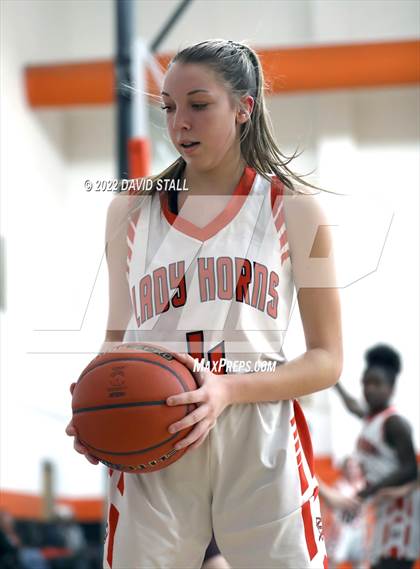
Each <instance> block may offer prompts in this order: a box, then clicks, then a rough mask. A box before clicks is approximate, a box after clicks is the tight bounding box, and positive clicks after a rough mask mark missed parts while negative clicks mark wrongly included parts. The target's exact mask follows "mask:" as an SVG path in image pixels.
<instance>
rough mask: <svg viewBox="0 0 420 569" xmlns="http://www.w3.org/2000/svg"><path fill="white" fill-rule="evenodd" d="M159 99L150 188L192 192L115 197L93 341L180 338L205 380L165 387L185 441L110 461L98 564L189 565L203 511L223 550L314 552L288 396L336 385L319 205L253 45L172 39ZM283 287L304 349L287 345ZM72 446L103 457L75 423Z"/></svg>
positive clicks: (199, 548)
mask: <svg viewBox="0 0 420 569" xmlns="http://www.w3.org/2000/svg"><path fill="white" fill-rule="evenodd" d="M162 101H163V109H164V111H165V112H166V118H167V128H168V133H169V136H170V138H171V141H172V143H173V144H174V146H175V148H176V149H177V151H178V152H179V154H180V157H179V159H178V160H177V161H176V162H175V163H174V164H172V166H170V167H169V168H168V169H167V170H166V171H165V172H163V173H162V174H161V175H160V176H157V177H156V178H154V182H155V184H156V185H155V187H156V189H157V182H158V181H159V180H162V179H168V178H169V179H171V180H177V181H179V182H180V187H184V185H185V187H187V188H188V190H189V191H188V192H176V191H174V192H159V191H154V192H150V193H149V194H147V195H146V193H145V192H139V194H138V195H135V196H131V197H127V196H124V195H120V196H117V197H116V198H115V199H114V200H113V202H112V203H111V205H110V208H109V214H108V219H107V260H108V267H109V275H110V305H109V319H108V331H107V334H106V338H105V342H104V344H103V346H102V350H101V351H106V350H107V349H109V348H111V347H112V346H113V345H114V344H115V342H117V343H120V342H122V341H133V340H135V341H147V342H152V343H156V344H159V345H164V346H165V347H167V348H168V349H170V350H173V351H174V352H177V356H176V357H178V358H179V360H180V361H181V362H183V363H184V364H185V365H186V366H188V367H189V368H190V369H191V370H192V371H193V372H194V374H195V377H196V380H197V383H198V386H199V388H198V389H197V390H196V391H193V392H188V393H185V394H182V395H178V396H176V397H170V398H169V399H168V401H167V404H168V405H180V404H184V403H187V402H188V403H190V402H191V403H196V404H197V408H196V409H195V411H194V412H193V413H191V414H189V415H187V416H186V417H185V418H184V419H183V420H182V421H179V422H178V423H176V424H174V425H171V426H170V432H175V431H181V430H183V429H185V428H187V427H190V426H193V429H192V431H191V432H190V433H189V434H188V436H186V437H185V438H184V439H183V440H182V441H181V442H180V443H179V444H178V445H176V447H175V448H178V447H185V446H187V447H188V449H189V450H188V452H187V453H186V454H185V455H184V456H183V457H182V459H180V460H179V461H177V462H175V463H174V464H172V465H171V466H170V467H168V468H165V469H162V470H160V471H157V472H153V473H149V474H145V475H134V474H133V475H127V476H124V475H122V474H121V473H119V472H116V471H114V472H113V473H112V475H111V476H110V479H109V501H110V509H109V519H108V535H107V540H106V545H105V561H104V563H105V567H113V568H120V569H122V568H128V567H129V568H130V569H134V568H136V569H137V568H140V567H141V568H145V567H155V568H157V567H159V568H181V567H182V568H193V567H194V568H196V567H200V565H201V563H202V560H203V555H204V551H205V549H206V546H207V544H208V543H209V541H210V537H211V533H212V528H213V529H214V534H215V537H216V540H217V543H218V545H219V547H220V548H221V551H222V553H223V555H224V556H225V557H226V559H227V561H228V562H229V564H231V565H232V566H233V567H242V568H253V569H255V568H256V567H265V568H269V567H272V568H274V567H276V568H278V567H282V568H283V569H292V568H293V569H295V568H297V567H299V569H304V568H317V569H321V568H323V567H326V564H327V560H326V555H325V547H324V543H323V536H322V524H321V518H320V513H319V501H318V485H317V482H316V479H315V477H314V471H313V459H312V447H311V442H310V438H309V433H308V429H307V426H306V422H305V419H304V416H303V414H302V411H301V409H300V407H299V404H298V403H297V401H296V398H297V397H299V396H301V395H305V394H308V393H312V392H315V391H317V390H321V389H325V388H327V387H330V386H332V385H333V384H335V383H336V381H337V380H338V378H339V376H340V373H341V369H342V340H341V317H340V303H339V295H338V291H337V288H336V286H335V276H334V265H333V258H332V255H331V254H330V249H331V236H330V234H329V232H328V231H327V229H328V222H327V220H326V219H325V216H324V214H323V212H322V211H321V208H320V207H319V205H318V203H317V201H316V200H315V198H314V197H313V196H311V195H306V194H305V192H304V186H305V185H308V184H306V182H303V181H302V180H300V178H298V177H297V176H296V175H295V174H293V173H292V171H291V170H289V168H288V167H287V161H285V160H283V158H284V156H283V155H282V154H281V152H280V151H279V149H278V148H277V146H276V143H275V141H274V139H273V136H272V133H271V130H270V127H269V118H268V114H267V111H266V107H265V101H264V79H263V74H262V69H261V64H260V62H259V59H258V57H257V55H256V53H255V52H254V51H253V50H252V49H250V48H249V47H247V46H245V45H243V44H239V43H234V42H231V41H225V40H210V41H204V42H201V43H198V44H196V45H193V46H191V47H187V48H186V49H183V50H182V51H180V52H179V53H178V54H177V55H176V56H175V57H174V59H173V60H172V62H171V63H170V65H169V68H168V71H167V73H166V75H165V80H164V85H163V90H162ZM184 181H185V184H184V183H183V182H184ZM320 226H322V231H321V230H320V231H318V229H319V228H320ZM127 237H128V249H129V250H128V259H127ZM127 261H128V270H127ZM126 270H127V273H126ZM294 288H296V291H297V300H298V304H299V310H300V314H301V318H302V324H303V328H304V334H305V340H306V347H307V349H306V351H305V353H304V354H302V355H301V356H299V357H297V358H296V359H294V360H292V361H286V358H285V355H284V353H283V348H282V345H283V341H284V337H285V331H286V329H287V326H288V321H289V317H290V313H291V304H292V299H293V290H294ZM187 352H188V353H187ZM203 359H204V360H206V361H207V362H208V364H209V365H208V366H207V367H206V368H204V369H201V370H199V371H197V370H194V361H195V360H196V361H202V360H203ZM268 364H270V366H272V367H270V371H267V365H268ZM273 364H274V365H273ZM67 432H68V434H70V435H72V436H75V435H76V432H75V430H74V428H73V427H72V425H69V427H68V429H67ZM75 448H76V450H78V451H79V452H81V453H83V454H86V455H87V458H88V460H90V461H91V462H97V461H95V459H94V458H93V457H91V456H89V455H88V454H87V451H86V449H85V448H83V447H82V446H81V445H80V443H79V441H77V439H76V438H75Z"/></svg>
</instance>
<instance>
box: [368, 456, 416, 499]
mask: <svg viewBox="0 0 420 569" xmlns="http://www.w3.org/2000/svg"><path fill="white" fill-rule="evenodd" d="M416 478H417V468H416V467H415V466H414V467H413V466H412V465H411V464H409V465H406V466H403V467H401V468H399V469H398V470H396V471H395V472H392V473H391V474H390V475H389V476H387V477H386V478H383V479H382V480H380V481H379V482H377V483H376V484H372V485H370V486H367V487H366V488H364V489H363V490H362V491H361V492H359V494H358V495H359V496H360V497H361V498H369V497H371V496H374V495H375V494H376V493H377V492H378V491H379V490H382V489H383V488H389V487H393V486H402V485H403V484H407V483H409V482H413V481H414V480H416Z"/></svg>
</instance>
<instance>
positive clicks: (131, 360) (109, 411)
mask: <svg viewBox="0 0 420 569" xmlns="http://www.w3.org/2000/svg"><path fill="white" fill-rule="evenodd" d="M195 389H197V384H196V382H195V379H194V377H193V375H192V374H191V372H190V371H189V370H188V369H187V368H186V367H185V366H184V365H183V364H182V363H180V362H179V361H178V360H177V359H175V358H174V356H173V355H172V354H170V353H169V352H165V351H164V349H162V348H160V347H158V346H153V345H150V344H142V343H130V344H121V345H119V346H117V347H116V348H115V349H114V350H113V351H111V352H107V353H104V354H100V355H99V356H97V357H96V358H94V359H93V360H92V361H91V362H90V363H89V365H88V366H87V367H86V368H85V369H84V370H83V372H82V374H81V375H80V377H79V379H78V381H77V384H76V386H75V389H74V392H73V399H72V410H73V423H74V426H75V428H76V430H77V433H78V438H79V440H80V442H81V443H82V444H83V445H85V446H86V447H87V448H88V450H89V453H90V454H91V455H93V456H95V457H96V458H97V459H98V460H99V461H100V462H102V463H103V464H105V465H106V466H108V467H110V468H112V469H115V470H121V471H123V472H132V473H147V472H155V471H157V470H160V469H162V468H165V467H166V466H168V465H170V464H172V463H173V462H175V461H177V460H179V459H180V458H181V456H182V455H183V454H184V453H185V452H186V450H187V449H186V448H183V449H180V450H175V449H174V448H173V447H174V445H175V444H176V442H177V441H178V440H180V439H183V438H184V437H185V436H186V435H187V434H188V432H189V431H190V430H191V428H192V427H191V428H190V429H183V430H182V431H180V432H178V433H175V434H173V435H172V434H170V433H169V432H168V427H169V426H170V425H171V424H172V423H174V422H176V421H179V420H180V419H182V418H183V417H185V416H186V415H188V414H189V413H190V412H191V411H193V409H194V408H195V405H193V404H192V405H176V406H174V407H169V406H168V405H167V404H166V399H167V398H168V397H169V396H170V395H176V394H178V393H182V392H185V391H193V390H195Z"/></svg>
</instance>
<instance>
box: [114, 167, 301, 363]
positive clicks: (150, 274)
mask: <svg viewBox="0 0 420 569" xmlns="http://www.w3.org/2000/svg"><path fill="white" fill-rule="evenodd" d="M282 190H283V185H282V184H281V183H280V182H279V181H278V180H274V178H273V181H272V182H271V183H270V182H269V181H267V180H265V179H264V178H263V177H262V176H261V175H259V174H258V173H256V172H255V171H254V170H253V169H251V168H250V167H246V168H245V170H244V174H243V176H242V178H241V180H240V182H239V184H238V186H237V188H236V190H235V192H234V194H233V195H232V197H231V199H230V201H229V202H228V205H227V206H226V207H225V209H224V210H223V211H222V212H221V213H220V214H219V215H218V216H217V217H216V218H215V219H214V220H213V221H212V222H211V223H210V224H208V225H207V226H205V227H202V228H200V227H197V226H196V225H194V224H193V223H191V222H190V221H187V220H186V219H183V217H182V209H181V211H180V213H179V215H178V216H175V215H174V214H173V213H172V212H171V211H170V210H169V207H168V194H167V193H166V192H155V194H154V195H153V196H151V197H148V198H146V199H145V200H143V203H142V206H141V208H140V209H139V210H137V211H136V213H135V214H134V215H133V216H132V219H131V222H130V227H129V231H128V237H127V240H128V259H127V262H128V266H127V278H128V283H129V288H130V295H131V300H132V308H133V316H132V319H131V321H130V323H129V326H128V331H127V333H126V336H125V338H124V340H125V341H148V342H151V343H156V344H159V345H161V346H164V347H166V348H167V349H173V350H176V351H184V352H185V351H188V352H189V353H190V354H191V355H193V356H194V357H198V358H199V359H201V358H206V359H207V360H208V361H209V362H212V363H214V362H220V361H222V362H224V363H226V367H225V366H223V369H224V370H225V371H226V372H227V373H235V372H238V373H239V372H241V373H243V372H245V371H254V370H255V363H256V362H258V361H262V360H274V361H277V362H280V363H281V362H283V361H284V360H285V357H284V354H283V341H284V336H285V331H286V329H287V326H288V322H289V316H290V309H291V303H292V299H293V290H294V284H293V278H292V270H291V262H290V258H289V246H288V242H287V233H286V227H285V222H284V209H283V191H282ZM211 199H212V198H211V196H210V197H208V196H205V197H203V207H205V204H206V201H205V200H211ZM207 203H208V202H207ZM240 362H242V363H240ZM244 365H245V366H246V368H245V369H243V366H244Z"/></svg>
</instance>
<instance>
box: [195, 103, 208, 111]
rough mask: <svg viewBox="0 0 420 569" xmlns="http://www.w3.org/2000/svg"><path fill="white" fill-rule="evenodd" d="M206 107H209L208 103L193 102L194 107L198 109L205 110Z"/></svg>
mask: <svg viewBox="0 0 420 569" xmlns="http://www.w3.org/2000/svg"><path fill="white" fill-rule="evenodd" d="M206 107H208V103H193V104H192V108H193V109H196V110H197V111H203V110H204V109H205V108H206Z"/></svg>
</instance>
